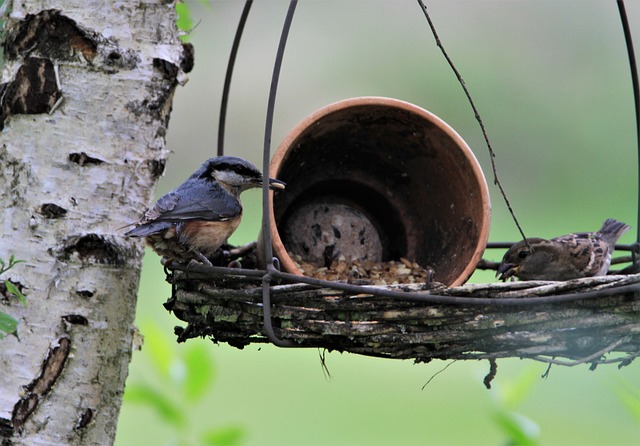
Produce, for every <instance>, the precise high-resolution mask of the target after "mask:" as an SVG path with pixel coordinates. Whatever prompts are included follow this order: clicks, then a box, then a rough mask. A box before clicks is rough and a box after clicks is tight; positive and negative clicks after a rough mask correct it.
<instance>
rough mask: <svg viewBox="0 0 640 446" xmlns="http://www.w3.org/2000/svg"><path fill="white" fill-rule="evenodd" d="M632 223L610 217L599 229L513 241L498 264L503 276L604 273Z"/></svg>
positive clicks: (562, 276)
mask: <svg viewBox="0 0 640 446" xmlns="http://www.w3.org/2000/svg"><path fill="white" fill-rule="evenodd" d="M628 230H629V226H628V225H626V224H624V223H622V222H619V221H617V220H614V219H613V218H609V219H607V220H605V222H604V223H603V224H602V227H601V228H600V230H599V231H597V232H578V233H575V234H567V235H563V236H560V237H556V238H552V239H551V240H545V239H542V238H528V239H526V240H522V241H521V242H518V243H516V244H515V245H513V246H512V247H511V248H509V250H508V251H507V252H506V254H505V255H504V258H503V259H502V263H501V264H500V267H499V268H498V273H497V274H496V275H500V279H501V280H506V279H508V278H510V277H512V276H517V277H518V278H519V279H521V280H571V279H577V278H580V277H592V276H604V275H606V274H607V272H608V271H609V266H610V265H611V254H612V253H613V250H614V248H615V245H616V242H617V241H618V239H619V238H620V237H621V236H622V234H624V233H625V232H627V231H628Z"/></svg>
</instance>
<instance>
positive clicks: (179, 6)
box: [176, 3, 193, 41]
mask: <svg viewBox="0 0 640 446" xmlns="http://www.w3.org/2000/svg"><path fill="white" fill-rule="evenodd" d="M176 12H177V13H178V20H177V21H176V26H177V27H178V29H179V30H180V31H183V32H185V33H187V34H185V35H183V36H181V37H180V39H181V40H183V41H185V40H187V38H188V33H189V32H190V31H191V30H192V29H193V20H191V11H189V7H188V6H187V5H186V4H184V3H176Z"/></svg>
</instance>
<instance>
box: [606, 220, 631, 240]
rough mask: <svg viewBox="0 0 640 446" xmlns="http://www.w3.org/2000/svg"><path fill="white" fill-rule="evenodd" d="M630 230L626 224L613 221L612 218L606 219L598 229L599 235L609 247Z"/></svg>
mask: <svg viewBox="0 0 640 446" xmlns="http://www.w3.org/2000/svg"><path fill="white" fill-rule="evenodd" d="M629 229H631V226H629V225H628V224H626V223H622V222H621V221H618V220H614V219H613V218H608V219H606V220H605V222H604V223H602V227H601V228H600V231H598V232H600V234H602V237H603V238H604V239H605V240H606V241H607V243H608V244H609V245H615V243H616V242H617V241H618V239H619V238H620V237H622V234H624V233H625V232H627V231H628V230H629Z"/></svg>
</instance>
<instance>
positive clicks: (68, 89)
mask: <svg viewBox="0 0 640 446" xmlns="http://www.w3.org/2000/svg"><path fill="white" fill-rule="evenodd" d="M5 6H6V7H7V9H6V11H5V12H6V13H7V15H8V18H7V22H6V33H5V36H4V39H5V42H4V50H5V67H4V71H3V75H2V86H0V101H1V102H0V105H1V111H2V116H1V117H0V118H1V119H0V127H3V129H2V131H1V132H0V184H1V187H0V209H1V210H2V212H3V214H4V219H3V226H2V230H1V231H0V257H2V258H5V259H6V258H8V257H9V255H11V254H13V255H15V256H16V258H19V259H23V260H25V261H26V263H22V264H19V265H17V266H16V267H15V268H13V269H12V270H10V271H9V272H8V273H6V275H5V276H3V277H2V278H0V279H7V278H8V279H10V280H11V281H12V282H13V283H14V284H16V285H17V286H18V287H20V288H22V287H24V288H22V289H23V292H24V293H25V294H26V295H27V301H28V303H27V305H26V306H23V305H21V304H20V303H19V302H17V301H15V299H12V298H8V297H7V296H4V297H3V296H0V311H4V312H5V313H8V314H10V315H12V316H13V317H14V318H15V319H17V320H18V321H19V327H18V337H13V336H9V337H7V338H5V339H3V340H1V341H0V444H2V445H3V446H4V445H9V444H11V445H30V446H31V445H41V444H47V445H51V444H69V445H74V444H76V445H80V444H82V445H93V444H112V443H113V439H114V436H115V431H116V423H117V418H118V413H119V409H120V405H121V398H122V393H123V389H124V383H125V378H126V376H127V370H128V365H129V361H130V357H131V350H132V340H133V337H134V332H135V328H134V325H133V320H134V315H135V305H136V293H137V289H138V280H139V273H140V265H141V258H142V253H143V250H142V246H141V245H140V244H139V243H138V242H133V241H130V240H127V239H125V238H124V237H123V236H122V234H123V233H124V230H120V229H119V228H121V227H122V226H124V225H126V224H128V223H131V222H132V221H135V220H136V219H137V218H139V216H140V213H141V211H143V210H144V209H145V208H146V207H147V206H148V205H149V203H150V200H151V198H152V194H153V188H154V186H155V183H156V180H157V179H158V177H159V176H160V175H161V174H162V172H163V170H164V165H165V158H166V156H167V151H166V150H165V141H164V135H165V132H166V127H167V124H168V119H169V111H170V108H171V101H172V95H173V92H174V89H175V87H176V85H177V84H178V83H179V82H181V81H183V80H184V78H185V75H184V72H185V71H188V70H189V69H190V67H189V65H190V61H191V62H192V59H191V55H192V53H190V52H189V51H186V50H187V49H188V48H187V47H185V46H183V45H182V44H181V43H180V41H179V39H178V31H177V29H176V25H175V23H176V15H175V0H173V1H172V0H170V1H167V0H138V1H133V0H127V1H116V0H57V1H56V0H7V2H6V5H5Z"/></svg>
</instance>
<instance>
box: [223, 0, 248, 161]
mask: <svg viewBox="0 0 640 446" xmlns="http://www.w3.org/2000/svg"><path fill="white" fill-rule="evenodd" d="M252 4H253V0H247V1H246V2H245V4H244V8H243V9H242V14H241V15H240V21H239V22H238V28H237V29H236V36H235V37H234V38H233V44H232V46H231V54H229V62H228V63H227V73H226V74H225V77H224V86H223V87H222V100H221V101H220V119H219V121H218V156H222V155H224V131H225V127H226V122H227V103H228V102H229V90H230V89H231V78H232V77H233V67H234V65H235V63H236V55H237V54H238V47H239V46H240V39H242V32H243V31H244V25H245V23H247V17H249V11H250V10H251V5H252Z"/></svg>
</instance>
